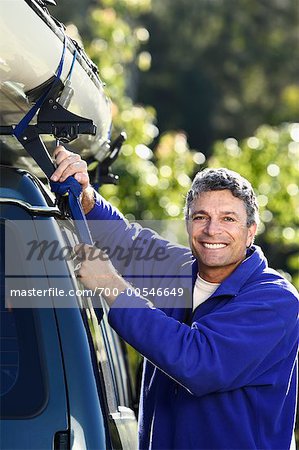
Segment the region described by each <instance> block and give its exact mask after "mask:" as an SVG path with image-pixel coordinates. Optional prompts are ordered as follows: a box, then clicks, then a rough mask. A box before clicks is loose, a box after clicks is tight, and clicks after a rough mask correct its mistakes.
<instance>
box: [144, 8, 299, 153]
mask: <svg viewBox="0 0 299 450" xmlns="http://www.w3.org/2000/svg"><path fill="white" fill-rule="evenodd" d="M152 5H153V7H152V11H151V12H150V14H148V15H147V16H146V17H145V18H144V21H145V24H146V27H147V28H148V30H149V33H150V39H149V42H148V48H147V49H148V51H149V52H150V53H151V57H152V67H151V70H150V71H149V72H144V73H142V74H141V76H140V82H139V91H138V100H139V101H142V102H145V103H149V104H153V105H155V108H156V109H157V113H158V126H159V128H160V129H161V131H165V130H167V129H184V130H185V131H186V133H187V135H188V140H189V142H190V145H191V146H192V147H195V148H205V149H206V151H207V150H208V147H209V146H210V145H211V143H212V142H213V141H214V140H215V139H219V138H220V139H223V138H225V137H227V136H235V137H236V138H237V139H239V138H242V137H245V136H248V135H250V134H251V133H253V132H254V130H255V129H256V128H257V127H258V126H259V125H260V124H261V123H269V124H271V125H277V124H279V123H281V122H282V121H295V120H296V119H297V117H298V115H299V82H298V73H299V45H298V44H299V4H298V0H284V1H280V0H270V1H267V0H263V1H260V0H231V1H229V2H226V1H222V0H213V1H212V0H163V1H160V0H152Z"/></svg>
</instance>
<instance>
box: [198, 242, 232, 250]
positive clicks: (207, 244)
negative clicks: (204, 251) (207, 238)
mask: <svg viewBox="0 0 299 450" xmlns="http://www.w3.org/2000/svg"><path fill="white" fill-rule="evenodd" d="M201 245H202V246H203V247H204V248H208V249H212V250H213V249H219V248H224V247H226V246H227V244H224V243H220V242H219V243H210V242H201Z"/></svg>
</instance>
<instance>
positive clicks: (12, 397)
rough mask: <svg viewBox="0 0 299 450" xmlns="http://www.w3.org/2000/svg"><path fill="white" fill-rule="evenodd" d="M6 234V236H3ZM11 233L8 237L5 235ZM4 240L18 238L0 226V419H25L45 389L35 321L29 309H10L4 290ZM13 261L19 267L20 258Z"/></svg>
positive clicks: (33, 411) (39, 402) (41, 400)
mask: <svg viewBox="0 0 299 450" xmlns="http://www.w3.org/2000/svg"><path fill="white" fill-rule="evenodd" d="M5 233H6V234H5ZM10 233H12V234H13V235H12V236H8V234H10ZM5 237H6V238H7V240H10V239H14V242H18V240H20V239H21V238H22V237H21V235H19V234H18V232H17V231H16V229H14V230H12V229H10V228H9V227H7V226H4V223H3V222H1V223H0V239H1V254H0V283H1V284H0V395H1V401H0V403H1V417H2V418H26V417H33V416H35V415H37V414H39V413H40V412H41V411H42V409H43V408H44V406H45V405H46V402H47V387H46V380H45V376H44V370H43V363H42V358H41V355H40V351H39V343H38V321H37V317H36V314H35V311H34V310H33V309H30V308H26V309H25V308H14V307H13V306H12V305H13V301H12V299H10V297H9V292H6V290H5ZM17 247H18V246H17V245H16V246H15V249H14V251H16V254H15V260H16V262H18V264H22V263H21V261H22V258H21V255H20V254H18V252H17Z"/></svg>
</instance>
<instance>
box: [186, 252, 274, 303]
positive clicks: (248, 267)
mask: <svg viewBox="0 0 299 450" xmlns="http://www.w3.org/2000/svg"><path fill="white" fill-rule="evenodd" d="M267 266H268V264H267V260H266V258H265V256H264V253H263V251H262V249H261V248H260V247H258V246H256V245H252V246H251V247H250V248H249V249H248V250H247V255H246V258H245V259H244V261H242V263H241V264H240V265H239V266H238V267H237V268H236V269H235V270H234V271H233V272H232V273H231V274H230V275H229V276H228V277H227V278H226V279H225V280H224V281H223V282H222V283H221V284H220V286H219V287H218V289H217V290H216V291H215V292H214V294H213V295H212V296H211V298H212V297H219V296H224V295H225V296H226V295H228V296H235V295H237V294H238V292H239V291H240V289H241V288H242V286H243V285H244V284H245V283H246V281H247V280H248V279H249V278H250V277H251V276H252V275H253V273H254V272H255V271H257V270H258V271H260V272H262V271H263V270H264V269H265V268H266V267H267ZM197 273H198V265H197V261H196V260H195V261H194V262H193V265H192V280H193V287H194V285H195V282H196V277H197Z"/></svg>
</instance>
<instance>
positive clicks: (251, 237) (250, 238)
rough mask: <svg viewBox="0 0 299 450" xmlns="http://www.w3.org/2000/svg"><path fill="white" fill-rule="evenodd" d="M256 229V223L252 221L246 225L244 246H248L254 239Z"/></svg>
mask: <svg viewBox="0 0 299 450" xmlns="http://www.w3.org/2000/svg"><path fill="white" fill-rule="evenodd" d="M256 230H257V224H256V223H253V224H252V225H250V226H249V227H248V234H247V241H246V247H247V248H249V247H250V246H251V245H252V244H253V241H254V238H255V235H256Z"/></svg>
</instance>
